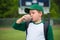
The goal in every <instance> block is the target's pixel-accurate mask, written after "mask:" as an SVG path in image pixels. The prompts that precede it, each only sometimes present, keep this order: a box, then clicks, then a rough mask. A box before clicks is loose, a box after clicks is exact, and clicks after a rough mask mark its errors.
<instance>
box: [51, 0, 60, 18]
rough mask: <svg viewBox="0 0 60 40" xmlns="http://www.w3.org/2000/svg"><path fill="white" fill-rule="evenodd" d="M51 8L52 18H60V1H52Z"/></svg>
mask: <svg viewBox="0 0 60 40" xmlns="http://www.w3.org/2000/svg"><path fill="white" fill-rule="evenodd" d="M50 3H51V6H50V15H51V18H55V19H56V18H59V17H60V4H59V3H60V1H59V0H51V2H50Z"/></svg>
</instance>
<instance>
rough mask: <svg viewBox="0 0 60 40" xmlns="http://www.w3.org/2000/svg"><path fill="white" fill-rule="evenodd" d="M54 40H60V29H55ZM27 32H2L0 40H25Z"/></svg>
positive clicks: (0, 32) (0, 31) (12, 30)
mask: <svg viewBox="0 0 60 40" xmlns="http://www.w3.org/2000/svg"><path fill="white" fill-rule="evenodd" d="M53 34H54V40H60V27H53ZM25 37H26V36H25V32H22V31H18V30H14V29H9V30H0V40H25Z"/></svg>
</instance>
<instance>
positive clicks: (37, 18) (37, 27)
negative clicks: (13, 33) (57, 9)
mask: <svg viewBox="0 0 60 40" xmlns="http://www.w3.org/2000/svg"><path fill="white" fill-rule="evenodd" d="M25 12H26V13H27V15H24V16H23V17H21V18H19V19H18V20H17V21H16V22H15V24H14V25H13V27H14V28H15V29H17V30H21V31H25V30H26V29H27V36H26V40H53V35H52V28H51V26H50V25H49V26H48V32H47V35H46V36H47V37H45V35H44V22H43V20H42V15H43V13H44V12H43V7H42V6H39V5H38V4H34V5H32V6H30V8H25ZM28 21H31V22H29V24H28V28H26V22H28Z"/></svg>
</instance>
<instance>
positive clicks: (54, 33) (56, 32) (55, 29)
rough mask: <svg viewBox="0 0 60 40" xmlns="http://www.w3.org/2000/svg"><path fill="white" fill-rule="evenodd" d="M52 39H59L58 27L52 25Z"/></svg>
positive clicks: (59, 29)
mask: <svg viewBox="0 0 60 40" xmlns="http://www.w3.org/2000/svg"><path fill="white" fill-rule="evenodd" d="M53 35H54V40H60V27H53Z"/></svg>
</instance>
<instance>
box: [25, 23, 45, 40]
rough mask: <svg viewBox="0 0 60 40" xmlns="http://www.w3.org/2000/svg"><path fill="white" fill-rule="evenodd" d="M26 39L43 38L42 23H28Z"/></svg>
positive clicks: (43, 39)
mask: <svg viewBox="0 0 60 40" xmlns="http://www.w3.org/2000/svg"><path fill="white" fill-rule="evenodd" d="M27 32H28V33H27V38H26V40H45V37H44V24H43V23H40V24H34V23H30V24H29V26H28V29H27Z"/></svg>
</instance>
